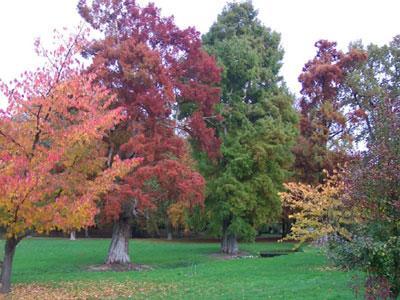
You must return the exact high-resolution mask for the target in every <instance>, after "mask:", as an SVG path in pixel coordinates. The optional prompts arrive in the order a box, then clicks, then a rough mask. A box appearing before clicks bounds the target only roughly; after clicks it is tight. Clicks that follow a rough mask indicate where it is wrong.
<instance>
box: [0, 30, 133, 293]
mask: <svg viewBox="0 0 400 300" xmlns="http://www.w3.org/2000/svg"><path fill="white" fill-rule="evenodd" d="M83 43H84V39H83V38H82V35H81V34H78V35H76V36H74V37H72V38H70V39H69V40H68V42H67V43H66V44H61V45H60V46H59V47H58V48H57V49H55V50H54V51H46V50H41V48H40V47H39V43H37V49H38V52H39V53H40V54H42V55H43V56H44V57H46V58H47V59H48V62H49V64H48V65H47V66H45V67H43V68H41V69H38V70H37V71H36V72H26V73H25V75H24V76H23V77H22V79H21V80H20V81H15V82H14V84H12V85H9V86H7V85H5V84H2V91H3V93H4V94H5V96H6V97H7V98H8V101H9V106H8V108H7V110H6V111H1V112H0V226H2V227H3V228H4V229H5V238H6V243H5V252H4V261H3V264H2V272H1V283H2V286H1V289H0V292H2V293H7V292H9V291H10V277H11V269H12V261H13V256H14V253H15V250H16V246H17V244H18V243H19V242H20V241H21V239H22V238H24V237H25V236H26V235H28V234H30V233H31V232H39V233H42V232H49V231H51V230H56V229H57V230H66V231H69V230H71V229H79V228H82V227H85V226H89V225H91V224H93V220H94V216H95V215H96V213H97V211H98V210H97V207H96V202H97V201H98V200H99V197H100V196H102V195H104V194H105V193H106V192H107V191H109V190H111V189H114V188H116V187H117V186H116V185H115V184H114V180H115V178H117V177H118V176H123V175H124V174H125V173H127V172H128V171H129V170H130V169H131V167H133V164H136V163H137V161H135V160H126V161H124V162H122V161H120V160H118V158H117V157H116V158H115V163H114V166H113V168H112V169H106V165H105V159H104V151H105V150H106V148H105V144H104V143H103V142H102V139H103V138H104V137H105V136H107V133H108V132H109V131H110V130H111V129H112V128H113V127H114V126H115V125H116V124H118V122H120V121H121V120H122V119H123V118H124V115H123V112H122V111H121V109H110V107H111V106H112V104H113V102H114V100H115V97H114V96H113V95H112V94H110V92H109V91H108V90H107V89H105V88H104V87H101V86H99V85H98V84H96V83H95V82H94V77H95V76H94V75H93V74H91V73H81V72H80V71H79V70H80V69H79V65H77V64H76V63H75V59H76V54H77V52H78V51H80V49H82V46H83V45H84V44H83Z"/></svg>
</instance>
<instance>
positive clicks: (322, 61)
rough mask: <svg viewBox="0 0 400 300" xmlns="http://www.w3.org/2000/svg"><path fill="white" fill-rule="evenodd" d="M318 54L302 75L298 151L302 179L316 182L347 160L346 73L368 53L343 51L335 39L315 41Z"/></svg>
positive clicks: (297, 156)
mask: <svg viewBox="0 0 400 300" xmlns="http://www.w3.org/2000/svg"><path fill="white" fill-rule="evenodd" d="M315 46H316V47H317V49H318V50H317V54H316V56H315V57H314V58H313V59H312V60H310V61H309V62H307V63H306V64H305V66H304V68H303V72H302V73H301V74H300V76H299V81H300V83H301V85H302V89H301V94H302V97H301V98H300V101H299V109H300V136H299V140H298V143H297V145H296V147H295V148H294V153H295V156H296V161H295V169H296V173H297V177H298V179H299V180H301V181H303V182H306V183H311V184H315V183H318V182H320V181H321V180H322V171H323V170H324V169H325V170H328V171H330V172H331V171H332V170H333V169H334V168H335V167H336V164H337V163H338V162H343V160H345V159H346V154H345V150H346V149H348V146H349V145H350V143H351V136H350V134H349V133H350V131H349V129H350V126H349V122H348V121H349V119H350V118H351V116H350V115H349V114H348V112H346V109H345V107H346V102H345V101H343V99H341V97H340V92H341V89H342V88H343V83H344V81H345V76H346V74H347V73H348V72H349V71H350V70H352V68H353V67H354V66H355V65H357V64H358V63H360V62H363V61H364V60H365V59H366V58H367V55H366V53H365V52H364V51H361V50H358V49H351V50H350V51H349V52H348V53H343V52H342V51H339V50H337V49H336V43H335V42H329V41H327V40H320V41H318V42H316V43H315Z"/></svg>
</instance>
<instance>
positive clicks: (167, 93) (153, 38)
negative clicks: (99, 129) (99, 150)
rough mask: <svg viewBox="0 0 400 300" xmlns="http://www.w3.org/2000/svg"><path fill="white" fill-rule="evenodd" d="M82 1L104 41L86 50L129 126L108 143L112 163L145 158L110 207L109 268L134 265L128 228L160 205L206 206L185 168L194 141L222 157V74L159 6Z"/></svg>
mask: <svg viewBox="0 0 400 300" xmlns="http://www.w3.org/2000/svg"><path fill="white" fill-rule="evenodd" d="M88 2H89V1H86V0H81V1H79V4H78V9H79V12H80V14H81V15H82V17H83V18H84V19H85V20H86V21H87V22H88V23H89V24H90V25H91V26H92V27H93V28H95V29H97V30H99V31H101V32H102V33H103V36H104V38H103V39H100V40H96V41H94V42H93V44H92V45H91V46H90V47H88V48H87V49H86V52H85V54H86V56H88V57H91V58H92V59H93V63H92V68H94V69H96V70H99V73H97V74H98V77H97V80H98V82H99V83H101V84H102V85H104V86H106V87H108V88H109V89H111V90H112V91H113V92H115V93H116V95H117V106H118V107H123V108H124V109H125V111H126V112H127V119H126V120H125V122H124V123H123V124H121V125H120V126H119V127H118V128H117V129H116V130H115V132H114V135H113V136H112V138H111V139H110V146H109V156H110V157H111V156H113V155H115V154H117V153H118V154H119V155H120V156H121V157H122V158H130V157H143V164H141V166H140V167H139V168H138V169H137V170H136V171H135V172H133V173H132V174H130V175H129V176H127V177H126V178H125V179H124V181H123V183H122V184H121V189H120V190H119V192H118V193H112V194H110V195H109V197H107V199H106V201H105V203H104V210H103V212H104V215H105V216H108V218H106V219H110V218H111V219H112V220H113V221H114V230H113V238H112V242H111V246H110V250H109V254H108V258H107V263H129V262H130V259H129V255H128V239H129V237H130V226H131V225H130V221H131V218H132V217H133V216H134V215H135V214H137V213H144V212H145V211H146V210H152V209H156V208H157V206H158V204H159V203H160V202H162V201H164V202H165V201H169V202H170V203H177V202H180V203H184V204H185V205H186V206H187V207H190V206H192V205H194V204H199V203H202V201H203V199H204V196H203V190H204V180H203V178H202V177H201V175H200V174H199V173H198V172H196V171H195V170H194V169H193V168H192V167H191V166H189V165H187V164H186V163H185V157H187V155H188V151H189V149H190V148H189V147H188V146H187V144H188V141H189V140H190V142H192V143H193V144H194V145H195V146H196V147H199V148H200V149H203V150H204V151H206V152H207V153H208V154H209V156H210V157H216V156H217V155H218V151H219V144H220V143H219V140H218V139H217V138H216V137H215V135H214V130H213V129H212V128H211V127H210V126H209V124H211V123H213V122H216V121H218V119H219V117H218V115H217V114H216V113H215V111H214V105H215V104H216V103H218V101H219V88H218V87H217V86H216V85H217V84H218V83H219V80H220V70H219V68H218V67H217V66H216V62H215V60H214V59H213V58H212V57H210V56H209V55H208V54H206V52H204V51H203V50H202V47H201V46H202V45H201V40H200V36H199V33H198V32H197V31H196V30H195V29H194V28H188V29H185V30H181V29H179V28H178V27H177V26H176V25H175V24H174V21H173V18H171V17H170V18H164V17H161V16H160V11H159V9H157V8H156V7H155V6H154V5H153V4H149V5H148V6H146V7H143V8H142V7H139V6H138V5H137V4H136V2H135V1H134V0H125V1H110V0H94V1H90V4H88Z"/></svg>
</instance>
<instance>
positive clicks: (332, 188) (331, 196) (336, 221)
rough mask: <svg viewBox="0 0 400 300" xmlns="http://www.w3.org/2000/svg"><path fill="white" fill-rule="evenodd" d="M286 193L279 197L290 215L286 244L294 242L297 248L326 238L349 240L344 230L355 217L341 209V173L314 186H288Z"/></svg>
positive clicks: (351, 211) (291, 184)
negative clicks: (288, 209)
mask: <svg viewBox="0 0 400 300" xmlns="http://www.w3.org/2000/svg"><path fill="white" fill-rule="evenodd" d="M285 188H286V191H285V192H282V193H280V196H281V198H282V203H283V205H284V206H286V207H288V208H290V210H291V211H292V212H293V213H292V214H291V215H289V218H290V219H291V220H293V221H294V222H293V226H292V227H291V232H290V234H289V235H288V236H287V237H285V239H286V240H296V241H298V242H299V245H301V244H303V243H305V242H311V241H318V240H319V239H324V238H327V237H328V236H330V235H338V236H341V237H342V238H344V239H347V240H348V239H349V238H350V233H349V232H348V230H347V229H346V226H347V225H348V224H350V223H352V222H354V220H355V217H356V214H355V211H354V210H352V209H346V210H345V209H344V208H345V206H344V204H343V201H342V195H343V193H344V192H345V182H344V180H343V172H340V173H338V172H337V171H334V173H333V174H332V175H330V176H328V177H327V179H325V181H324V182H323V183H320V184H318V185H316V186H311V185H307V184H304V183H301V182H299V183H295V182H289V183H286V184H285Z"/></svg>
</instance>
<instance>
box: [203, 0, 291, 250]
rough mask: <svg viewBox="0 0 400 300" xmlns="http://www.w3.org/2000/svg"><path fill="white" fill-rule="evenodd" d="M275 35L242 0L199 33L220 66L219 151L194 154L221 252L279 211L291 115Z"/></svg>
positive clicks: (251, 236)
mask: <svg viewBox="0 0 400 300" xmlns="http://www.w3.org/2000/svg"><path fill="white" fill-rule="evenodd" d="M279 43H280V36H279V34H278V33H276V32H272V31H271V30H270V29H269V28H266V27H265V26H264V25H263V24H261V22H260V21H259V20H258V19H257V11H256V10H255V9H254V7H253V5H252V3H251V2H250V1H248V2H243V3H230V4H228V5H227V6H226V7H225V8H224V10H223V11H222V13H221V14H220V15H219V16H218V19H217V22H215V23H214V24H213V25H212V27H211V28H210V31H209V32H208V33H207V34H206V35H204V36H203V44H204V45H205V47H206V50H207V51H208V52H209V53H210V54H212V55H214V56H215V57H216V58H217V60H218V62H219V64H220V66H221V67H222V69H223V75H222V96H221V101H220V110H221V114H222V115H223V117H224V120H223V121H222V122H221V123H220V124H219V125H218V126H219V128H218V133H219V136H220V138H221V140H222V146H221V157H220V158H219V159H218V162H217V163H216V164H212V163H205V161H204V160H201V159H200V166H201V169H202V170H203V173H204V174H205V176H206V178H207V179H208V195H207V199H206V208H207V215H208V216H209V217H210V220H211V222H210V224H211V227H212V228H213V229H214V230H215V231H217V232H218V234H220V236H221V237H222V242H221V251H222V252H223V253H228V254H236V253H237V252H238V244H237V238H243V239H250V240H251V239H254V237H255V234H256V229H257V227H258V226H260V225H261V224H265V223H266V222H271V221H274V220H276V218H277V217H278V216H279V214H280V208H281V205H280V200H279V196H278V191H280V190H281V188H282V183H283V181H284V180H285V179H286V178H287V176H288V173H289V172H288V170H289V168H290V166H291V163H292V154H291V147H292V146H293V141H294V139H295V137H296V124H297V115H296V112H295V111H294V109H293V106H292V104H293V98H292V97H291V96H290V95H289V93H288V91H287V89H286V88H285V84H284V82H283V81H282V78H281V77H280V76H279V69H280V67H281V60H282V57H283V50H282V49H281V47H280V46H279Z"/></svg>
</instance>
